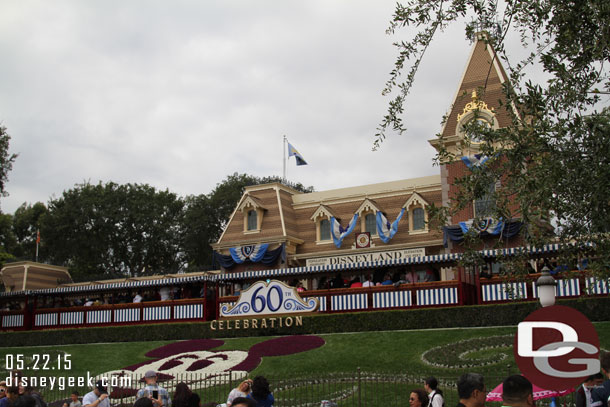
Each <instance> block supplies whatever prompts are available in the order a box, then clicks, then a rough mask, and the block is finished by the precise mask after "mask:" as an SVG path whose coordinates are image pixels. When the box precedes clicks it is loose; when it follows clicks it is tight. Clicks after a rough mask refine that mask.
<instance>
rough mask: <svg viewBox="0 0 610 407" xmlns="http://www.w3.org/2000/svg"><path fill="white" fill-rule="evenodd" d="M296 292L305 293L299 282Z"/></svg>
mask: <svg viewBox="0 0 610 407" xmlns="http://www.w3.org/2000/svg"><path fill="white" fill-rule="evenodd" d="M297 292H299V293H302V292H305V287H304V286H303V283H302V282H301V281H299V282H298V283H297Z"/></svg>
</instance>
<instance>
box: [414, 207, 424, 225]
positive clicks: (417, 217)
mask: <svg viewBox="0 0 610 407" xmlns="http://www.w3.org/2000/svg"><path fill="white" fill-rule="evenodd" d="M412 213H413V230H423V229H425V228H426V219H425V216H426V215H425V213H424V210H423V208H415V209H413V212H412Z"/></svg>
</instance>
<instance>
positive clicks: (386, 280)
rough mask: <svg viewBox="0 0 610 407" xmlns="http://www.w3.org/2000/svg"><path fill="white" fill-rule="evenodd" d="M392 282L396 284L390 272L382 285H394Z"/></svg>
mask: <svg viewBox="0 0 610 407" xmlns="http://www.w3.org/2000/svg"><path fill="white" fill-rule="evenodd" d="M392 284H394V282H393V281H392V277H391V276H390V274H389V273H388V274H386V275H385V276H384V277H383V282H382V283H381V285H392Z"/></svg>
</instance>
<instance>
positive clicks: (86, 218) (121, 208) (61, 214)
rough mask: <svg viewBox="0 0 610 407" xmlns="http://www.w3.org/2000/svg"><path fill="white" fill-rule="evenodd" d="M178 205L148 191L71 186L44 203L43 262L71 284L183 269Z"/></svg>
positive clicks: (172, 198) (172, 199)
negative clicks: (57, 267)
mask: <svg viewBox="0 0 610 407" xmlns="http://www.w3.org/2000/svg"><path fill="white" fill-rule="evenodd" d="M183 207H184V202H183V201H182V199H180V198H178V197H177V196H176V195H175V194H173V193H170V192H169V191H167V190H166V191H158V190H156V189H155V188H153V187H151V186H149V185H140V184H126V185H118V184H115V183H112V182H109V183H106V184H102V183H99V184H97V185H92V184H89V183H85V184H81V185H77V186H76V187H75V188H73V189H70V190H68V191H64V193H63V194H62V196H61V197H59V198H57V199H52V200H51V201H50V202H49V210H48V213H46V214H44V215H43V216H42V219H41V233H42V236H44V241H45V246H46V249H47V252H48V255H49V259H50V260H51V261H52V262H54V263H56V264H67V265H68V266H69V267H70V271H71V273H72V276H73V278H74V279H76V280H83V279H91V278H94V279H99V278H112V277H125V276H140V275H147V274H157V273H172V272H177V271H178V270H180V269H181V268H182V266H183V264H184V256H183V253H182V250H181V248H182V222H183Z"/></svg>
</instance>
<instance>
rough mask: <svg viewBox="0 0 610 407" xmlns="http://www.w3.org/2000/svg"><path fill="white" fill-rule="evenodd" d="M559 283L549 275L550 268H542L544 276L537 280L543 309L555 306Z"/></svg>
mask: <svg viewBox="0 0 610 407" xmlns="http://www.w3.org/2000/svg"><path fill="white" fill-rule="evenodd" d="M556 286H557V281H555V279H554V278H553V277H552V276H551V273H549V268H548V267H547V266H544V267H543V268H542V275H541V276H540V277H539V278H538V280H536V287H538V298H539V299H540V305H542V306H543V307H549V306H551V305H553V304H555V287H556Z"/></svg>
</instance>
